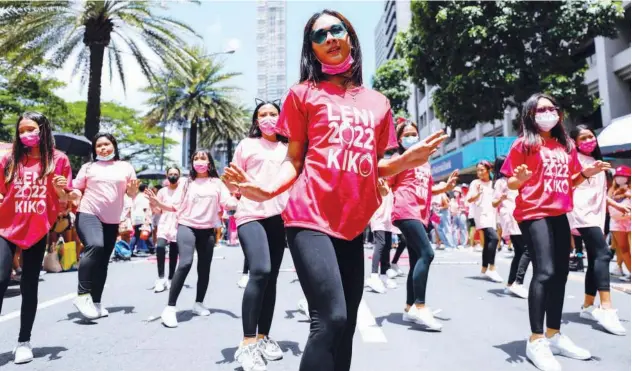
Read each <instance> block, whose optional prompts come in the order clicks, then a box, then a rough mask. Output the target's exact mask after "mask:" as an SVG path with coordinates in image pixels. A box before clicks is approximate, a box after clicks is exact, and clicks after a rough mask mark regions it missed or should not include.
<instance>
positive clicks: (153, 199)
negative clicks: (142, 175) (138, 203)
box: [144, 188, 158, 208]
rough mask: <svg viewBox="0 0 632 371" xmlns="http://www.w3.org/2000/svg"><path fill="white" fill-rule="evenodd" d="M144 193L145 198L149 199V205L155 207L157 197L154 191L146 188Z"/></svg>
mask: <svg viewBox="0 0 632 371" xmlns="http://www.w3.org/2000/svg"><path fill="white" fill-rule="evenodd" d="M144 193H145V196H147V198H148V199H149V204H150V205H151V207H152V208H155V207H156V205H157V201H158V199H157V196H156V194H155V193H154V191H152V190H151V189H149V188H146V189H145V192H144Z"/></svg>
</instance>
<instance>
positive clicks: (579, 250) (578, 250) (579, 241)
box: [573, 235, 584, 256]
mask: <svg viewBox="0 0 632 371" xmlns="http://www.w3.org/2000/svg"><path fill="white" fill-rule="evenodd" d="M573 242H574V243H575V254H576V255H579V256H582V255H584V239H583V238H582V236H575V235H573ZM580 254H581V255H580Z"/></svg>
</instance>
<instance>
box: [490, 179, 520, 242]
mask: <svg viewBox="0 0 632 371" xmlns="http://www.w3.org/2000/svg"><path fill="white" fill-rule="evenodd" d="M503 194H506V195H507V198H505V199H504V200H503V201H502V202H501V203H500V205H498V222H499V224H500V228H501V229H502V232H503V235H502V237H509V236H516V235H521V234H522V232H521V231H520V227H518V223H517V222H516V218H514V216H513V213H514V210H515V209H516V197H518V191H515V190H511V189H509V187H508V186H507V178H500V179H498V180H497V181H496V183H495V184H494V197H493V198H494V199H498V198H500V196H502V195H503Z"/></svg>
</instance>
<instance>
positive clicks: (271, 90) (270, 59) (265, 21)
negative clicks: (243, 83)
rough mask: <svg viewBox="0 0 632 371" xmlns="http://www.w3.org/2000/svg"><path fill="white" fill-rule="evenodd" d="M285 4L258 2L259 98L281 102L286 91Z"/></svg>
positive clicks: (268, 0) (273, 0) (261, 0)
mask: <svg viewBox="0 0 632 371" xmlns="http://www.w3.org/2000/svg"><path fill="white" fill-rule="evenodd" d="M285 14H286V7H285V1H276V0H258V1H257V98H259V99H263V100H275V99H281V98H282V97H283V95H284V93H285V90H286V58H285V50H286V36H285V35H286V32H285Z"/></svg>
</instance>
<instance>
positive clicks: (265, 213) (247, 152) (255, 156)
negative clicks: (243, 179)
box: [233, 138, 289, 226]
mask: <svg viewBox="0 0 632 371" xmlns="http://www.w3.org/2000/svg"><path fill="white" fill-rule="evenodd" d="M286 157H287V144H285V143H282V142H271V141H269V140H267V139H264V138H246V139H244V140H242V141H241V142H240V143H239V145H238V146H237V149H236V150H235V155H234V156H233V163H235V164H236V165H238V166H239V167H240V168H242V169H243V170H244V171H245V172H246V173H247V174H248V175H250V177H252V178H253V180H254V181H255V183H257V184H263V185H267V184H270V183H272V182H273V181H274V180H275V179H276V178H277V177H278V175H279V168H280V166H281V163H282V162H283V161H284V160H285V158H286ZM288 197H289V194H288V193H287V192H285V193H283V194H280V195H278V196H277V197H275V198H273V199H271V200H267V201H264V202H256V201H252V200H250V199H248V198H246V197H242V198H241V199H240V200H239V203H238V204H237V212H236V213H235V218H236V219H237V226H240V225H242V224H245V223H248V222H251V221H253V220H260V219H265V218H269V217H271V216H275V215H280V214H281V212H282V211H283V209H285V205H286V204H287V200H288Z"/></svg>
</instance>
